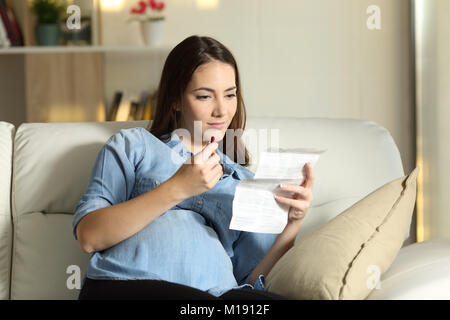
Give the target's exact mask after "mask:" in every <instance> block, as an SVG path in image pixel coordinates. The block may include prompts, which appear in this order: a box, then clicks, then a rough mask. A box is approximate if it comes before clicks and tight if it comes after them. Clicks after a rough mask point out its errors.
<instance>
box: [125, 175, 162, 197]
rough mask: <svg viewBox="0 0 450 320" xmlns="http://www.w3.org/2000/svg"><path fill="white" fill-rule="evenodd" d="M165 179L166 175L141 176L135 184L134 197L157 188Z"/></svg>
mask: <svg viewBox="0 0 450 320" xmlns="http://www.w3.org/2000/svg"><path fill="white" fill-rule="evenodd" d="M164 181H165V179H164V177H144V178H140V179H139V180H138V181H137V183H136V184H135V186H134V190H133V193H132V198H136V197H139V196H140V195H142V194H144V193H146V192H148V191H150V190H152V189H154V188H156V187H157V186H159V185H160V184H161V183H163V182H164Z"/></svg>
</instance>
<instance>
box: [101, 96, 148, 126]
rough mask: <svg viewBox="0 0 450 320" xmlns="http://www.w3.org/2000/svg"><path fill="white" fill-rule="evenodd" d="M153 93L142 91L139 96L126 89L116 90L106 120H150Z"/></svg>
mask: <svg viewBox="0 0 450 320" xmlns="http://www.w3.org/2000/svg"><path fill="white" fill-rule="evenodd" d="M153 97H154V94H151V93H150V92H148V91H142V92H141V94H140V96H139V98H138V97H137V95H135V94H130V93H128V92H126V91H120V90H118V91H116V92H115V93H114V98H113V102H112V105H111V108H110V110H109V115H108V121H139V120H152V119H153V115H154V103H153Z"/></svg>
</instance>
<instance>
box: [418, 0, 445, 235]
mask: <svg viewBox="0 0 450 320" xmlns="http://www.w3.org/2000/svg"><path fill="white" fill-rule="evenodd" d="M415 7H416V8H415V9H416V10H415V11H416V34H417V42H416V66H417V68H416V69H417V73H416V74H417V76H416V78H417V122H418V157H417V163H418V165H420V166H421V167H422V168H423V170H422V172H419V177H418V178H419V179H420V181H421V184H420V185H421V189H419V194H418V203H417V205H418V209H419V210H418V213H419V216H418V226H419V228H418V241H422V240H428V239H432V238H440V237H447V238H449V237H450V215H449V214H448V208H449V206H450V201H449V197H448V195H449V191H450V171H449V170H448V164H449V163H450V148H449V146H450V143H449V140H450V129H449V128H450V108H449V106H450V90H449V88H450V65H449V59H448V58H449V57H450V42H449V38H450V19H449V12H450V2H449V1H447V0H435V1H428V0H416V1H415Z"/></svg>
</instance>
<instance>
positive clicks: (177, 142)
mask: <svg viewBox="0 0 450 320" xmlns="http://www.w3.org/2000/svg"><path fill="white" fill-rule="evenodd" d="M161 138H162V140H163V141H166V140H167V139H169V141H167V142H166V145H167V146H168V147H169V148H171V149H172V150H174V151H175V152H177V153H178V154H179V155H180V157H182V158H183V159H185V160H186V159H187V158H189V157H191V156H193V155H194V154H193V153H192V152H190V151H189V150H188V149H187V148H186V146H185V145H184V144H183V142H182V141H181V139H180V137H179V136H178V134H176V133H175V132H172V133H167V134H165V135H163V136H162V137H161ZM216 152H217V154H218V155H219V157H220V163H221V164H222V165H223V170H224V174H228V175H233V174H234V176H235V177H236V178H238V179H239V180H243V179H244V178H245V177H244V176H243V175H242V173H241V172H240V169H239V167H238V166H239V165H238V164H237V163H236V162H234V161H233V160H231V159H230V158H229V157H228V156H227V155H226V154H224V153H223V152H222V151H221V150H220V148H218V149H217V150H216Z"/></svg>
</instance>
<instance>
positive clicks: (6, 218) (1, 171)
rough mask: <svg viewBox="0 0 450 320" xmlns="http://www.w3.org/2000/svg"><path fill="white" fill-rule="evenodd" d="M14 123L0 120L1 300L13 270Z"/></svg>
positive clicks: (3, 297)
mask: <svg viewBox="0 0 450 320" xmlns="http://www.w3.org/2000/svg"><path fill="white" fill-rule="evenodd" d="M14 133H15V128H14V125H12V124H10V123H7V122H1V121H0V300H4V299H9V278H10V270H11V248H12V247H11V246H12V225H11V203H10V196H11V165H12V148H13V139H14Z"/></svg>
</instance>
